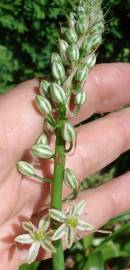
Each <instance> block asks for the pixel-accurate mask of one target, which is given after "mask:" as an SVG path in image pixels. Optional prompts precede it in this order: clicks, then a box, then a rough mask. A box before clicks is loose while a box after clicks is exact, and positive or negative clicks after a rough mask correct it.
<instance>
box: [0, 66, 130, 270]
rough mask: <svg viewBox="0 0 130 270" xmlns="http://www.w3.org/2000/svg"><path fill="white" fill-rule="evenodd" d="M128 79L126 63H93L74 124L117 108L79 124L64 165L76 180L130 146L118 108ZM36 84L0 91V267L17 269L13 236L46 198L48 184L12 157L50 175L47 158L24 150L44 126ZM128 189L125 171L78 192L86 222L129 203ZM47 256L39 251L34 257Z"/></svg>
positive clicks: (21, 255)
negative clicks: (28, 175) (24, 173)
mask: <svg viewBox="0 0 130 270" xmlns="http://www.w3.org/2000/svg"><path fill="white" fill-rule="evenodd" d="M129 84H130V64H123V63H119V64H102V65H97V66H96V67H95V68H93V69H92V71H91V73H90V75H89V78H88V80H87V82H86V85H85V89H86V92H87V102H86V104H85V105H84V106H83V108H82V110H81V112H80V114H79V115H78V117H77V118H75V119H72V122H73V124H77V123H80V122H81V121H83V120H85V119H87V118H88V117H90V116H91V115H93V114H94V113H104V112H111V111H115V110H116V112H113V113H111V114H108V115H107V116H104V117H102V118H101V119H98V120H96V121H93V122H91V123H89V124H86V125H84V126H80V127H79V128H78V132H77V133H78V137H77V145H76V149H75V153H74V155H71V156H69V157H68V158H67V167H71V168H73V170H74V171H75V172H76V174H77V175H78V177H79V179H80V180H83V179H84V178H85V177H86V176H89V175H91V174H93V173H95V172H97V171H99V170H100V169H102V168H104V167H105V166H106V165H108V164H109V163H111V162H112V161H113V160H115V159H116V158H118V157H119V155H120V154H121V153H124V152H125V151H127V150H128V149H130V139H129V138H130V109H129V108H125V109H124V108H122V107H123V106H124V105H126V104H127V103H129V102H130V91H129ZM38 85H39V82H38V80H36V79H34V80H30V81H27V82H24V83H22V84H20V85H19V86H17V87H16V88H15V89H14V90H13V91H10V92H8V93H7V94H5V95H2V96H1V97H0V155H1V158H0V205H1V207H0V262H1V269H5V270H8V269H10V270H17V269H18V268H19V265H20V264H22V263H24V262H26V260H27V253H28V250H27V246H23V247H21V246H20V245H17V244H16V243H14V238H15V237H16V236H17V235H19V234H21V233H22V230H21V221H24V220H30V219H31V220H33V221H34V222H37V221H38V220H39V218H40V217H41V215H42V214H43V213H44V209H45V208H46V206H47V204H48V202H49V194H50V188H49V185H48V184H43V183H41V182H39V181H37V180H35V179H29V178H25V177H22V176H21V175H20V174H19V173H18V172H17V169H16V162H17V161H19V160H21V159H22V160H28V161H31V162H33V163H35V165H36V167H37V170H38V171H39V173H40V174H41V175H43V176H46V177H51V163H50V162H46V161H45V162H43V161H42V162H41V161H39V160H31V157H30V155H29V154H28V152H29V149H30V148H31V145H32V144H33V143H34V142H35V141H36V139H37V137H38V136H39V135H40V133H41V132H42V127H43V117H42V116H41V114H40V113H39V112H38V111H37V110H36V108H35V105H34V97H35V95H36V93H37V92H38ZM121 108H122V109H121ZM117 110H119V111H117ZM129 190H130V173H129V172H127V173H126V174H124V175H122V176H120V177H118V178H116V179H113V180H112V181H111V182H109V183H107V184H104V185H102V186H100V187H99V188H96V189H92V190H88V191H85V192H83V193H81V194H80V195H79V198H78V200H80V199H81V198H82V199H85V200H86V201H87V208H86V213H87V222H89V223H90V224H92V225H94V226H95V227H96V228H99V227H100V226H101V225H103V224H104V223H105V222H107V221H108V220H109V219H110V218H112V217H113V216H115V215H117V214H119V213H121V212H123V211H125V210H127V209H128V208H130V198H129ZM97 217H98V218H97ZM84 218H86V215H85V216H84ZM47 256H48V254H45V253H44V254H43V253H41V254H40V257H39V258H40V259H41V258H42V259H45V258H46V257H47Z"/></svg>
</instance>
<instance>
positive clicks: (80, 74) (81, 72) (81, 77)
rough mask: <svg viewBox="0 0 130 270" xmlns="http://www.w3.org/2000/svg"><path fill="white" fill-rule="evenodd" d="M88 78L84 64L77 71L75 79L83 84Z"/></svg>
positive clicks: (86, 67)
mask: <svg viewBox="0 0 130 270" xmlns="http://www.w3.org/2000/svg"><path fill="white" fill-rule="evenodd" d="M87 76H88V66H87V65H86V64H81V65H80V66H79V68H78V70H77V73H76V76H75V79H76V81H78V82H83V81H85V80H86V78H87Z"/></svg>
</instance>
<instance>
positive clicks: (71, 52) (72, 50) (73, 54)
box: [67, 44, 79, 62]
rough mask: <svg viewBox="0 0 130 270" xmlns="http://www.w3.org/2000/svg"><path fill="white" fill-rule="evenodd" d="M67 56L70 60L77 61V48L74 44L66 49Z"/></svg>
mask: <svg viewBox="0 0 130 270" xmlns="http://www.w3.org/2000/svg"><path fill="white" fill-rule="evenodd" d="M67 56H68V58H69V60H70V61H71V62H73V61H74V62H75V61H78V59H79V49H78V47H77V46H76V45H75V44H74V45H70V46H69V47H68V49H67Z"/></svg>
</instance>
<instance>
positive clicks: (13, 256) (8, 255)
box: [0, 247, 20, 270]
mask: <svg viewBox="0 0 130 270" xmlns="http://www.w3.org/2000/svg"><path fill="white" fill-rule="evenodd" d="M19 265H20V256H19V253H18V251H17V248H16V247H12V248H10V249H8V250H6V251H4V252H0V268H1V270H3V269H4V270H18V269H19Z"/></svg>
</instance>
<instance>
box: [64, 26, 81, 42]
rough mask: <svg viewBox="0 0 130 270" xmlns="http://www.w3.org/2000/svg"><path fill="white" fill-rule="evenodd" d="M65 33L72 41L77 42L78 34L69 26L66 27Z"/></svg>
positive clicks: (69, 40)
mask: <svg viewBox="0 0 130 270" xmlns="http://www.w3.org/2000/svg"><path fill="white" fill-rule="evenodd" d="M64 34H65V36H66V38H67V40H68V42H70V43H76V42H77V40H78V37H77V34H76V32H75V31H73V30H71V29H69V28H64Z"/></svg>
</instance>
